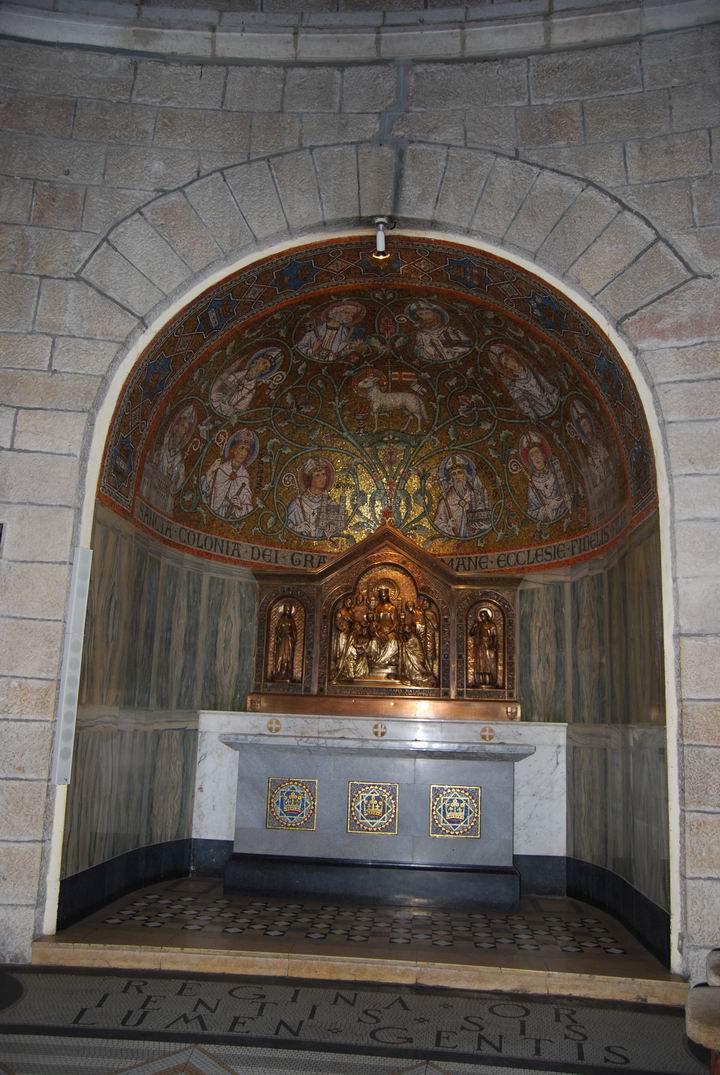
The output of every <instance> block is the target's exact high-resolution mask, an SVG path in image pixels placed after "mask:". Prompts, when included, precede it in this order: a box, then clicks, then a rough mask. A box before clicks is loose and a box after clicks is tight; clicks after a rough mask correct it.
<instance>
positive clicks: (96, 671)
mask: <svg viewBox="0 0 720 1075" xmlns="http://www.w3.org/2000/svg"><path fill="white" fill-rule="evenodd" d="M93 550H94V556H93V569H92V575H91V582H90V596H89V601H88V614H87V619H86V625H85V647H84V652H83V670H82V679H81V694H80V699H81V702H80V707H79V710H78V729H77V735H76V742H75V757H74V763H73V776H72V783H71V785H70V788H69V792H68V810H67V822H66V832H65V850H64V862H63V871H64V876H69V875H70V874H73V873H77V872H78V871H80V870H84V869H87V868H88V867H90V866H95V865H97V864H98V863H100V862H103V861H106V860H107V859H109V858H113V857H114V856H115V855H119V854H122V853H124V852H126V851H131V850H133V849H135V848H138V847H144V846H146V845H148V844H153V843H161V842H164V841H167V840H175V839H179V838H185V837H189V836H190V835H191V817H192V795H193V787H194V776H195V752H196V749H197V744H196V738H197V731H196V726H195V717H194V715H193V714H194V711H196V710H198V709H242V708H243V707H244V704H245V696H246V694H247V693H248V691H249V690H250V687H251V675H252V662H253V656H254V646H255V608H256V597H255V593H256V587H255V583H254V582H253V580H252V579H251V578H249V577H248V576H247V574H246V573H245V572H242V574H239V573H236V574H233V573H232V572H231V571H225V572H223V571H222V569H220V568H219V567H218V565H217V564H211V563H210V562H208V564H207V566H205V565H204V564H203V563H202V562H200V561H198V560H197V559H194V560H192V561H191V562H189V563H188V562H186V561H185V560H184V559H183V558H180V557H173V556H172V555H171V554H170V552H169V551H168V550H166V549H164V548H161V547H160V546H158V545H157V544H155V545H153V543H152V542H150V541H148V539H146V538H144V537H143V536H142V535H140V534H139V533H138V532H137V531H135V530H133V529H132V528H130V527H129V526H127V524H124V523H122V522H121V521H120V522H118V520H117V517H116V516H113V515H110V514H109V513H107V512H104V511H103V510H102V509H99V510H98V513H97V517H96V522H95V527H94V532H93Z"/></svg>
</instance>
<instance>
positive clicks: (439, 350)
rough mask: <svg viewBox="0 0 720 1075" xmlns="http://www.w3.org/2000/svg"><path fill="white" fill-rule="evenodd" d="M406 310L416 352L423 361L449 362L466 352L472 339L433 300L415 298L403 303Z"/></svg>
mask: <svg viewBox="0 0 720 1075" xmlns="http://www.w3.org/2000/svg"><path fill="white" fill-rule="evenodd" d="M405 314H406V315H407V317H408V319H409V320H410V321H412V323H413V324H414V325H415V327H416V332H415V354H416V355H417V356H418V358H423V359H425V361H426V362H452V361H453V360H454V359H456V358H461V357H462V356H463V355H466V354H467V353H468V351H469V350H470V348H471V346H472V341H471V340H470V339H469V338H468V337H467V336H466V335H465V333H464V332H461V331H460V329H457V328H453V327H452V326H451V325H450V324H449V321H450V318H449V316H448V312H447V310H443V308H442V306H438V305H436V304H435V303H434V302H427V301H426V300H423V299H418V300H417V301H416V302H411V303H409V304H408V305H407V306H406V307H405Z"/></svg>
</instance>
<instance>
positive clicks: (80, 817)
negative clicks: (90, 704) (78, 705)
mask: <svg viewBox="0 0 720 1075" xmlns="http://www.w3.org/2000/svg"><path fill="white" fill-rule="evenodd" d="M196 726H197V718H196V717H195V715H194V714H185V715H180V714H177V713H172V714H171V713H159V712H158V713H149V712H147V711H134V710H124V709H116V710H114V711H113V710H109V709H107V710H97V711H93V712H92V713H86V715H85V721H84V723H83V725H82V726H81V727H79V728H78V732H77V736H76V739H75V753H74V759H73V779H72V783H71V785H70V788H69V794H68V804H67V814H66V822H65V841H64V847H63V868H62V874H63V877H68V876H70V875H71V874H74V873H78V872H80V871H81V870H86V869H88V868H89V867H90V866H96V865H97V864H98V863H100V862H106V861H107V860H108V859H112V858H115V856H116V855H121V854H123V853H125V852H126V851H132V850H133V849H134V848H137V847H145V846H147V845H149V844H157V843H164V842H166V841H169V840H177V839H184V838H189V837H190V836H191V835H192V808H193V788H194V779H195V764H196V753H197V731H196Z"/></svg>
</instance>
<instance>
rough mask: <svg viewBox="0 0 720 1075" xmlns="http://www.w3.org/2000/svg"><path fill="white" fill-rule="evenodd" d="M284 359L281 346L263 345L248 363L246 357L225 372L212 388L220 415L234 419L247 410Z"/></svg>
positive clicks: (213, 404) (214, 406)
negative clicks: (258, 391) (259, 389)
mask: <svg viewBox="0 0 720 1075" xmlns="http://www.w3.org/2000/svg"><path fill="white" fill-rule="evenodd" d="M281 361H282V352H281V351H280V350H279V348H277V347H263V348H262V349H261V350H260V351H256V352H255V354H254V355H252V357H251V358H250V359H249V360H248V362H247V363H246V364H243V363H244V359H243V360H241V361H240V362H236V363H235V364H234V365H232V366H231V367H230V369H229V370H227V371H226V372H225V373H221V374H220V376H219V377H218V378H217V380H216V381H215V383H214V384H213V386H212V388H211V389H210V403H211V405H212V407H213V409H214V410H216V411H217V413H218V414H222V415H223V417H224V418H232V417H233V416H234V415H236V414H240V413H242V411H246V410H247V409H248V407H249V406H250V404H251V403H252V401H253V398H254V396H255V393H256V392H257V390H258V388H259V387H260V385H261V384H262V383H263V381H266V380H267V379H268V378H269V377H271V376H272V375H273V373H275V372H276V371H277V369H278V367H279V365H280V362H281Z"/></svg>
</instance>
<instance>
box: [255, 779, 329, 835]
mask: <svg viewBox="0 0 720 1075" xmlns="http://www.w3.org/2000/svg"><path fill="white" fill-rule="evenodd" d="M317 787H318V782H317V780H300V779H297V778H295V777H278V776H270V777H268V790H267V810H266V815H265V828H266V829H290V830H294V831H296V832H297V831H298V830H301V831H305V832H307V831H314V830H315V828H316V827H317Z"/></svg>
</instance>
